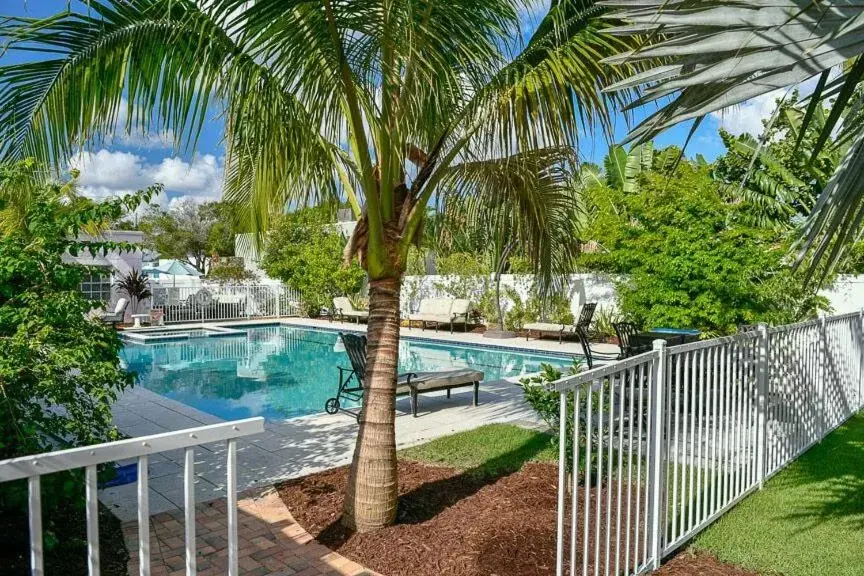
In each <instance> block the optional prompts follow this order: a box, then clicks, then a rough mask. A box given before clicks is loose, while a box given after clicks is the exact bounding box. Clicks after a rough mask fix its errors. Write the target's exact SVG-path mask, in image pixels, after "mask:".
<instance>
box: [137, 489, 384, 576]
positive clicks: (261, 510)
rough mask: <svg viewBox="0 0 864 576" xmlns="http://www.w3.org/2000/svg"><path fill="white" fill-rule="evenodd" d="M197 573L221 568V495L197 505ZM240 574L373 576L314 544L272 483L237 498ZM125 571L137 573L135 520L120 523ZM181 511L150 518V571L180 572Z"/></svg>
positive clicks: (159, 574) (209, 574) (224, 543)
mask: <svg viewBox="0 0 864 576" xmlns="http://www.w3.org/2000/svg"><path fill="white" fill-rule="evenodd" d="M196 508H197V513H196V517H197V523H196V532H197V543H198V576H216V575H223V574H227V573H228V570H227V566H228V518H227V516H226V506H225V500H224V499H219V500H213V501H211V502H204V503H200V504H198V505H197V507H196ZM237 521H238V524H239V532H238V546H239V552H240V561H239V564H240V574H241V575H244V576H325V575H326V576H378V575H376V574H375V573H374V572H372V571H370V570H366V569H364V568H363V567H362V566H360V565H359V564H357V563H356V562H352V561H351V560H348V559H347V558H344V557H342V556H340V555H339V554H337V553H335V552H333V551H331V550H330V549H328V548H327V547H325V546H322V545H321V544H318V543H317V542H315V540H314V539H313V538H312V536H310V535H309V534H308V533H307V532H306V530H304V529H303V527H302V526H300V525H299V524H297V522H295V521H294V518H293V517H292V516H291V513H290V512H289V511H288V509H287V508H286V507H285V505H284V504H283V503H282V500H281V499H280V498H279V495H278V494H277V493H276V491H275V490H274V489H272V488H268V489H266V490H264V491H263V492H262V491H258V492H257V493H255V494H253V495H247V496H246V497H244V498H242V499H241V500H240V501H239V502H238V511H237ZM123 534H124V537H125V539H126V547H127V549H128V550H129V554H130V556H131V560H130V561H129V569H128V572H129V575H130V576H138V573H139V563H138V523H137V522H127V523H125V524H124V525H123ZM184 537H185V531H184V524H183V511H182V510H175V511H172V512H163V513H161V514H156V515H154V516H152V517H151V518H150V548H151V554H150V557H151V560H150V566H151V575H152V576H181V575H184V574H186V556H185V554H186V548H185V541H184Z"/></svg>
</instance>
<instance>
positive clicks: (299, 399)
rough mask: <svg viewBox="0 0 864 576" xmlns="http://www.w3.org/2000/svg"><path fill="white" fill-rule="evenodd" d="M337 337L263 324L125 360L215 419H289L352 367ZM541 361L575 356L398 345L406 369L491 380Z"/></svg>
mask: <svg viewBox="0 0 864 576" xmlns="http://www.w3.org/2000/svg"><path fill="white" fill-rule="evenodd" d="M337 339H338V334H337V333H336V332H331V331H327V330H310V329H303V328H294V327H289V326H257V327H254V328H248V329H244V330H243V334H241V335H238V336H221V337H219V338H191V339H189V340H178V341H170V342H158V343H149V344H139V343H135V342H127V343H126V345H125V348H124V349H123V352H122V354H121V358H122V360H123V361H124V363H125V364H126V367H127V369H129V370H132V371H134V372H137V373H138V385H139V386H143V387H144V388H147V389H148V390H152V391H153V392H156V393H158V394H162V395H164V396H167V397H169V398H172V399H174V400H178V401H179V402H182V403H184V404H186V405H188V406H193V407H195V408H197V409H199V410H202V411H204V412H207V413H209V414H213V415H214V416H218V417H220V418H224V419H226V420H227V419H235V418H247V417H251V416H264V417H265V418H269V419H283V418H294V417H297V416H303V415H307V414H314V413H317V412H322V411H323V409H324V402H325V401H326V400H327V398H330V397H331V396H335V395H336V391H337V388H338V387H339V371H338V370H337V368H336V367H337V366H346V367H348V366H350V363H349V362H348V357H347V356H346V355H345V352H344V350H342V349H341V347H340V346H339V345H337ZM340 343H341V342H340ZM541 362H546V363H549V364H552V365H554V366H559V367H562V368H566V367H568V366H570V364H571V363H572V359H570V358H568V357H566V356H565V357H554V356H547V355H541V354H530V353H522V352H516V351H514V352H511V351H505V350H501V349H495V348H483V347H479V346H461V345H452V344H440V343H437V342H436V343H433V342H429V341H426V340H405V339H403V340H402V341H401V342H400V346H399V371H400V372H410V371H426V370H446V369H452V368H454V367H456V368H464V367H472V368H476V369H479V370H482V371H483V372H485V374H486V381H492V380H499V379H501V378H504V377H507V376H518V375H521V374H527V373H531V372H536V371H537V370H538V369H539V366H540V363H541ZM481 401H482V398H481Z"/></svg>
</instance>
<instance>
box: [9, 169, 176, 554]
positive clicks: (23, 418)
mask: <svg viewBox="0 0 864 576" xmlns="http://www.w3.org/2000/svg"><path fill="white" fill-rule="evenodd" d="M10 182H17V183H19V184H20V185H27V186H32V187H33V191H32V193H31V194H30V195H29V197H28V199H27V202H26V203H25V204H24V205H22V206H21V212H22V214H23V220H22V221H21V222H20V225H19V226H13V227H9V228H7V230H6V231H5V233H4V235H3V236H2V237H0V396H2V398H3V402H2V412H3V416H2V418H0V459H5V458H12V457H16V456H23V455H27V454H36V453H39V452H44V451H47V450H53V449H56V448H57V446H58V445H61V446H82V445H88V444H94V443H99V442H106V441H110V440H116V439H118V437H119V435H118V433H117V431H116V429H115V428H114V427H113V426H112V425H111V404H112V402H113V401H114V400H115V399H116V397H117V395H118V394H119V393H120V392H121V391H123V390H124V389H125V388H126V387H127V386H130V385H131V384H132V382H133V376H132V375H131V374H128V373H126V372H125V371H124V370H123V368H122V366H121V365H120V360H119V352H120V349H121V346H122V342H121V340H120V338H119V336H118V334H117V332H116V331H115V330H114V329H113V328H111V327H109V326H106V325H104V324H103V323H102V322H101V321H99V320H94V319H90V318H89V315H90V313H91V312H92V311H93V309H94V308H95V307H96V306H100V305H101V303H99V302H95V301H90V300H88V299H86V298H85V297H84V296H83V294H82V293H81V291H80V283H81V280H82V277H83V275H84V274H85V273H89V272H91V270H90V269H88V268H87V267H84V266H79V265H76V264H70V263H66V262H64V260H63V257H64V256H65V255H66V254H67V252H68V253H69V254H72V255H73V256H74V255H77V254H79V253H81V252H84V251H88V252H90V253H91V254H99V253H103V254H104V253H105V252H107V251H108V250H115V249H119V250H134V249H136V247H135V246H132V245H128V244H120V243H109V242H82V241H78V240H76V238H77V237H78V236H79V234H80V233H81V232H82V231H84V230H85V229H86V230H91V229H92V227H93V226H98V225H99V223H102V222H110V221H115V220H117V219H118V218H120V217H121V216H122V215H123V214H124V213H125V211H126V210H134V209H135V208H136V207H137V206H138V205H139V204H140V203H141V202H142V201H144V200H147V199H149V197H150V196H151V195H152V194H155V193H158V191H159V189H158V188H156V187H154V188H152V189H150V190H147V191H144V192H141V193H139V194H137V195H134V196H128V197H125V198H122V199H116V200H109V201H106V202H104V203H102V204H93V203H92V202H90V201H88V200H86V199H82V198H78V197H75V196H74V194H73V193H72V190H74V188H73V183H72V182H70V183H67V184H65V185H43V184H39V183H38V181H37V180H36V177H35V166H34V165H33V164H32V163H30V162H24V163H19V164H16V165H13V166H5V167H0V191H2V193H3V194H2V195H3V198H2V202H3V204H4V207H5V208H8V206H9V204H10V203H12V202H14V196H15V195H16V193H20V190H10V189H9V186H10ZM19 184H16V186H17V185H19ZM19 197H20V196H19ZM83 493H84V492H83V488H82V486H81V475H80V471H79V473H75V474H73V473H64V474H51V475H48V476H44V477H43V488H42V498H43V506H44V507H45V510H46V513H45V515H44V517H45V518H51V517H52V514H51V513H50V511H51V510H54V509H56V507H57V506H60V505H61V504H62V506H64V507H66V508H68V507H69V506H70V505H72V506H75V505H77V504H78V503H80V499H81V498H82V495H83ZM26 502H27V491H26V485H24V484H19V483H11V484H0V512H2V513H3V514H6V513H9V514H11V515H13V516H14V515H15V514H20V513H22V511H23V510H26ZM46 528H47V530H46V547H51V546H52V545H53V544H55V543H56V539H52V538H53V537H52V535H51V533H50V524H48V525H46Z"/></svg>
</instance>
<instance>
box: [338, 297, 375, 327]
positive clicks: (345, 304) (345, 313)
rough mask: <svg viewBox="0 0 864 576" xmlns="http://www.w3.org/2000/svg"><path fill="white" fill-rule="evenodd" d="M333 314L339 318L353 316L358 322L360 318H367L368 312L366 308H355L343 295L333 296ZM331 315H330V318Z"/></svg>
mask: <svg viewBox="0 0 864 576" xmlns="http://www.w3.org/2000/svg"><path fill="white" fill-rule="evenodd" d="M333 315H336V316H338V317H339V319H340V320H344V319H345V318H353V319H354V320H355V321H356V322H357V323H358V324H359V323H360V320H368V319H369V312H368V311H367V310H357V309H356V308H354V305H353V304H351V300H350V299H348V298H347V297H345V296H338V297H336V298H333ZM333 315H331V318H332V317H333Z"/></svg>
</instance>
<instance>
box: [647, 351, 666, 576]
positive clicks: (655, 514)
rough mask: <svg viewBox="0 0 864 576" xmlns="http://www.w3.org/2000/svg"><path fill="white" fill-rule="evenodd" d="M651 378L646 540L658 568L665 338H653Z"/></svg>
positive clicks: (662, 457)
mask: <svg viewBox="0 0 864 576" xmlns="http://www.w3.org/2000/svg"><path fill="white" fill-rule="evenodd" d="M654 352H655V353H656V355H657V356H656V358H655V359H654V378H653V382H652V383H651V393H650V396H649V410H650V413H649V414H650V415H649V417H650V426H651V437H650V438H649V441H650V442H651V451H650V462H649V474H648V487H647V488H648V497H649V498H650V504H649V508H648V510H649V511H650V514H651V518H650V520H649V522H648V527H649V530H650V531H651V532H650V537H651V539H650V540H649V544H648V545H649V546H650V548H649V559H650V562H651V563H652V566H653V568H654V569H655V570H656V569H658V568H660V561H661V560H662V559H663V540H662V526H663V522H662V512H663V499H662V493H663V484H664V482H663V479H664V478H665V475H666V473H665V464H664V463H665V461H666V458H665V455H664V453H663V452H664V450H663V448H664V446H663V438H664V422H665V416H664V410H665V402H664V401H663V399H664V396H665V390H666V388H667V384H668V382H667V380H668V379H667V376H666V365H667V351H666V341H665V340H655V341H654Z"/></svg>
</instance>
